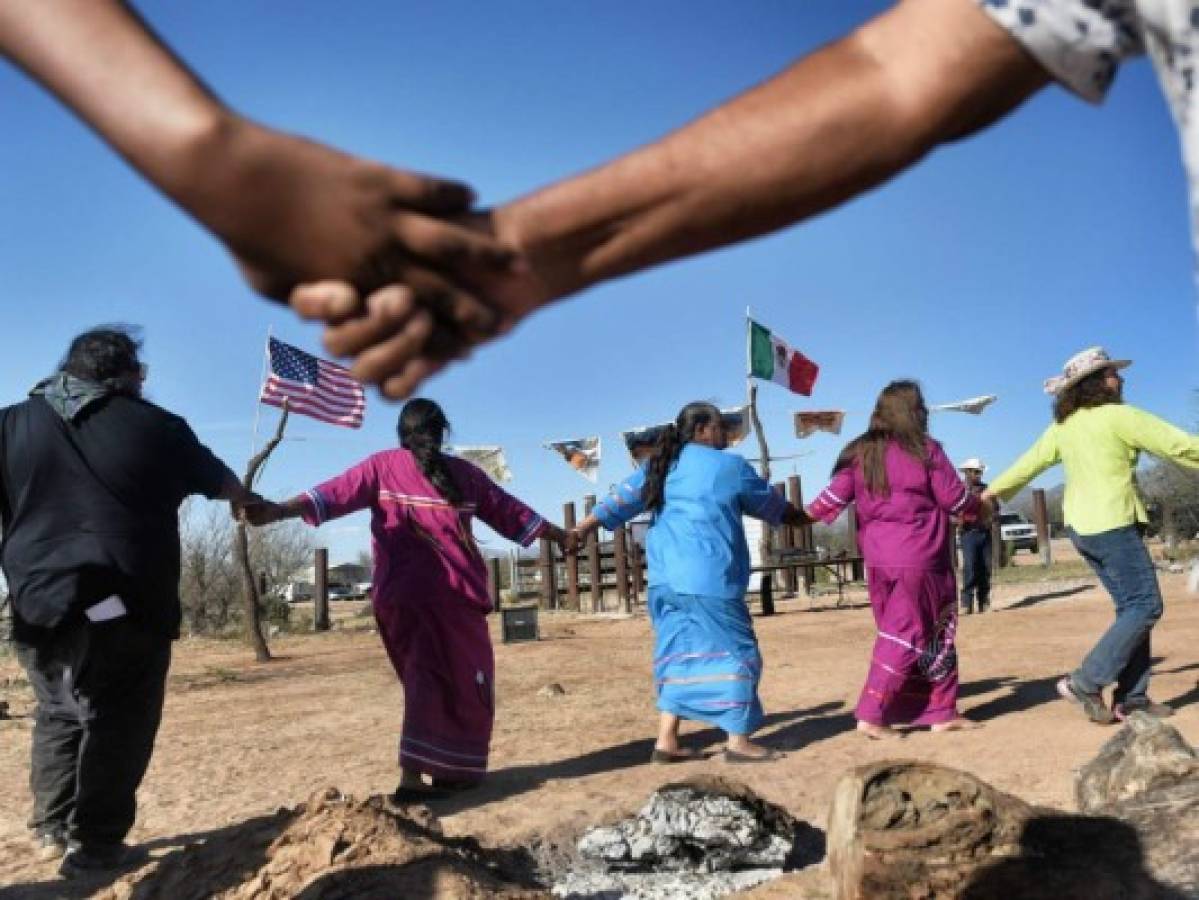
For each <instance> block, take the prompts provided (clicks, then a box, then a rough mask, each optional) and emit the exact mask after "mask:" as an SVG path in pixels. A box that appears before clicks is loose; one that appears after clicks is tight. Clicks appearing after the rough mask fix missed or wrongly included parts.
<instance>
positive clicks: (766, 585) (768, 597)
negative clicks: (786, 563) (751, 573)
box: [758, 572, 774, 616]
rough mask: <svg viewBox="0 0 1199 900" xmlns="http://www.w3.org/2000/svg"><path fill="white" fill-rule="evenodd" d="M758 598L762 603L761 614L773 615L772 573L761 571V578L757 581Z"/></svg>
mask: <svg viewBox="0 0 1199 900" xmlns="http://www.w3.org/2000/svg"><path fill="white" fill-rule="evenodd" d="M758 598H759V600H760V601H761V603H762V615H764V616H773V615H774V574H773V573H772V572H763V573H762V580H761V581H760V582H758Z"/></svg>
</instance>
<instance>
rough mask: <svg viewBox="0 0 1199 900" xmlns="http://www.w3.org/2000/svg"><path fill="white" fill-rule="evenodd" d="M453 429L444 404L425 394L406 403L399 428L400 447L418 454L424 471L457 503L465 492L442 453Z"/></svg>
mask: <svg viewBox="0 0 1199 900" xmlns="http://www.w3.org/2000/svg"><path fill="white" fill-rule="evenodd" d="M449 430H450V423H449V420H448V419H447V418H446V417H445V413H444V412H442V411H441V407H440V406H438V405H437V404H436V403H434V402H433V401H432V400H427V399H425V398H424V397H417V398H416V399H415V400H409V401H408V402H407V403H405V404H404V408H403V409H402V410H400V421H399V424H398V425H397V427H396V431H397V432H399V436H400V446H401V447H403V448H404V449H405V450H407V451H408V452H410V453H411V454H412V455H413V457H415V459H416V463H417V465H419V466H420V470H421V471H422V472H423V473H424V475H425V477H426V478H428V479H429V482H430V483H431V484H432V485H433V487H435V488H437V492H438V493H439V494H441V496H442V497H443V498H445V499H446V500H447V501H448V502H450V503H452V504H457V503H458V502H459V501H460V500H461V499H462V491H461V490H459V488H458V485H457V484H455V483H454V477H453V475H451V474H450V467H449V464H448V463H447V462H446V458H445V454H443V453H442V452H441V443H442V440H443V439H444V438H445V433H446V432H447V431H449Z"/></svg>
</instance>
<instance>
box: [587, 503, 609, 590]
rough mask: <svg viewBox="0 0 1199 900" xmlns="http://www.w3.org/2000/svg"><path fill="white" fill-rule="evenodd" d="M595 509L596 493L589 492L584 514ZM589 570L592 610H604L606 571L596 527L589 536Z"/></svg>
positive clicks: (589, 513)
mask: <svg viewBox="0 0 1199 900" xmlns="http://www.w3.org/2000/svg"><path fill="white" fill-rule="evenodd" d="M594 509H595V495H594V494H588V495H587V496H586V497H584V498H583V515H584V517H586V516H589V515H591V512H592V510H594ZM587 572H588V576H589V577H590V579H591V611H592V612H593V613H597V612H603V611H604V573H603V572H602V571H601V570H600V540H599V529H598V528H596V529H594V530H593V531H592V532H591V534H590V535H588V536H587Z"/></svg>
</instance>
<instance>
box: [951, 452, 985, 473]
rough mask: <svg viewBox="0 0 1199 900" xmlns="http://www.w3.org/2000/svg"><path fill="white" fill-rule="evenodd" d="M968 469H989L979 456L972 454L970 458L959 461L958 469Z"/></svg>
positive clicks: (980, 470) (979, 470) (961, 470)
mask: <svg viewBox="0 0 1199 900" xmlns="http://www.w3.org/2000/svg"><path fill="white" fill-rule="evenodd" d="M966 469H974V471H976V472H985V471H987V464H986V463H985V462H983V461H982V460H981V459H979V458H978V457H977V456H972V457H970V458H969V459H964V460H962V461H961V462H960V463H958V471H960V472H964V471H965V470H966Z"/></svg>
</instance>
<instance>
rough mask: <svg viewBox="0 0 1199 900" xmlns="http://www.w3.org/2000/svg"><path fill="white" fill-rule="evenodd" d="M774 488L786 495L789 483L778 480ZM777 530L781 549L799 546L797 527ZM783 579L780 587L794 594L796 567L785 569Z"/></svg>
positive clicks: (787, 526)
mask: <svg viewBox="0 0 1199 900" xmlns="http://www.w3.org/2000/svg"><path fill="white" fill-rule="evenodd" d="M774 490H775V492H776V493H778V494H779V495H780V496H782V497H786V496H787V483H786V482H785V481H776V482H775V483H774ZM777 531H778V541H777V542H776V546H778V548H779V549H780V550H791V549H793V548H794V547H796V546H797V538H798V537H799V534H798V532H797V530H796V529H794V528H792V527H791V526H790V525H780V526H779V527H778V529H777ZM781 581H782V583H781V584H780V585H779V587H781V588H782V589H783V591H784V592H785V593H787V594H791V595H794V594H795V591H796V589H797V587H798V584H797V579H796V577H795V569H794V568H787V569H783V570H782V575H781Z"/></svg>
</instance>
